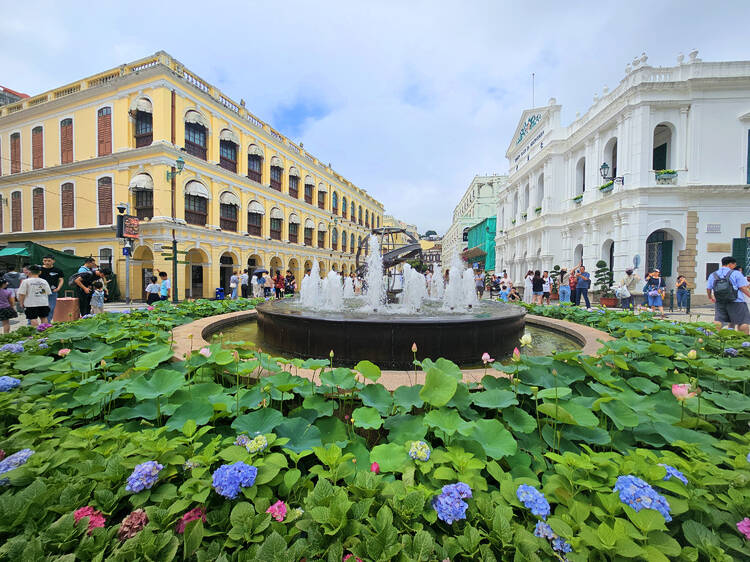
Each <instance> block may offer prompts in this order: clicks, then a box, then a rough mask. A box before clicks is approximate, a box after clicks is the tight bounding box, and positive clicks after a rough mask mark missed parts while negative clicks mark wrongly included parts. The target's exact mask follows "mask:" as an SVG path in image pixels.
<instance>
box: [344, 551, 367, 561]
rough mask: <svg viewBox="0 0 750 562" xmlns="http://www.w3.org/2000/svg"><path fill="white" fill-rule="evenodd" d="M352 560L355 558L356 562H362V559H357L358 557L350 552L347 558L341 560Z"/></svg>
mask: <svg viewBox="0 0 750 562" xmlns="http://www.w3.org/2000/svg"><path fill="white" fill-rule="evenodd" d="M350 558H354V560H355V561H356V562H362V559H361V558H357V557H356V556H354V555H353V554H352V553H351V552H350V553H349V554H347V555H346V556H344V557H343V558H342V559H341V560H342V562H346V561H347V560H349V559H350Z"/></svg>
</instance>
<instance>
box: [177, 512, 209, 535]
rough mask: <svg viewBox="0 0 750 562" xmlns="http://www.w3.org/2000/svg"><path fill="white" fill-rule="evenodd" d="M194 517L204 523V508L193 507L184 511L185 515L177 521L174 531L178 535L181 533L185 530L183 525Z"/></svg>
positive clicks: (193, 519)
mask: <svg viewBox="0 0 750 562" xmlns="http://www.w3.org/2000/svg"><path fill="white" fill-rule="evenodd" d="M196 519H200V520H202V521H203V522H204V523H205V522H206V510H205V509H203V507H195V508H193V509H191V510H190V511H188V512H187V513H185V515H183V516H182V517H181V518H180V520H179V521H178V522H177V526H176V527H175V532H176V533H177V534H178V535H182V534H183V533H184V532H185V526H186V525H187V524H188V523H190V522H191V521H195V520H196Z"/></svg>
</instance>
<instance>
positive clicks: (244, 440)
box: [234, 433, 250, 447]
mask: <svg viewBox="0 0 750 562" xmlns="http://www.w3.org/2000/svg"><path fill="white" fill-rule="evenodd" d="M249 443H250V438H249V437H248V436H247V435H245V434H244V433H243V434H242V435H238V436H237V439H235V440H234V444H235V445H239V446H240V447H247V446H248V444H249Z"/></svg>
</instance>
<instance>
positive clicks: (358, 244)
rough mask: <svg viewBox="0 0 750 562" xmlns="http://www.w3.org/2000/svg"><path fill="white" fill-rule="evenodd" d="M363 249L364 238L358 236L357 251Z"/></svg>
mask: <svg viewBox="0 0 750 562" xmlns="http://www.w3.org/2000/svg"><path fill="white" fill-rule="evenodd" d="M361 247H362V237H361V236H357V249H359V248H361Z"/></svg>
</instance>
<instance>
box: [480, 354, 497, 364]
mask: <svg viewBox="0 0 750 562" xmlns="http://www.w3.org/2000/svg"><path fill="white" fill-rule="evenodd" d="M493 361H495V360H494V359H493V358H492V357H490V354H489V353H487V352H486V351H485V352H484V353H483V354H482V363H484V364H485V365H486V364H487V363H492V362H493Z"/></svg>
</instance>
